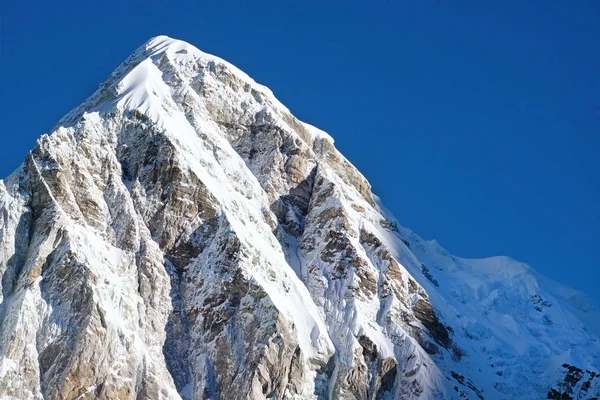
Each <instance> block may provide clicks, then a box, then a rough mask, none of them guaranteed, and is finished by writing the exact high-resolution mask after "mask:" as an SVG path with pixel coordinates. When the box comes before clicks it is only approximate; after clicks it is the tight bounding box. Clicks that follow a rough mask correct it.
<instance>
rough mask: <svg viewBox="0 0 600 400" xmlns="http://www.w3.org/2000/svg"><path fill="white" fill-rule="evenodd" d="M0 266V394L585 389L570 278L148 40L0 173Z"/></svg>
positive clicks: (584, 332) (219, 395) (492, 393)
mask: <svg viewBox="0 0 600 400" xmlns="http://www.w3.org/2000/svg"><path fill="white" fill-rule="evenodd" d="M407 195H409V194H407ZM0 276H1V282H2V287H1V289H2V290H1V293H0V296H1V297H0V397H1V398H6V399H42V398H47V399H74V398H78V399H84V398H86V399H92V398H93V399H131V398H136V399H178V398H182V399H228V400H229V399H267V398H268V399H313V398H317V399H337V398H343V399H409V398H411V399H412V398H423V399H429V398H440V399H442V398H447V399H450V398H461V397H462V398H464V397H468V398H491V399H494V398H539V396H546V395H547V396H549V397H550V396H556V395H563V393H568V395H569V396H573V398H581V397H582V396H584V397H585V396H588V397H593V396H597V395H598V393H597V392H598V387H597V385H596V384H595V383H593V382H595V381H594V376H597V373H596V372H593V373H592V372H589V371H595V370H597V368H593V366H594V364H595V365H596V366H597V365H598V361H599V360H600V344H599V340H598V331H596V329H597V327H596V326H595V325H594V324H593V323H592V322H593V321H594V318H596V317H597V316H598V313H597V311H595V310H594V309H593V306H592V305H591V303H590V302H589V301H587V300H586V299H585V298H583V297H582V295H581V294H579V293H577V292H575V291H573V290H571V289H567V288H564V287H562V286H560V285H558V284H555V283H553V282H550V281H548V280H547V279H545V278H543V277H541V276H539V275H537V274H535V273H534V272H533V271H531V269H530V268H529V267H527V266H525V265H523V264H521V263H518V262H516V261H513V260H510V259H507V258H501V257H500V258H492V259H487V260H466V259H460V258H457V257H454V256H451V255H450V254H449V253H448V252H446V251H445V250H444V249H442V248H441V247H439V245H437V243H436V242H434V241H433V242H426V241H423V240H422V239H420V238H419V237H418V236H416V235H414V234H413V233H412V232H410V231H409V230H407V229H405V228H402V227H401V226H399V225H398V223H397V222H396V221H395V220H394V219H393V217H391V215H390V214H389V213H388V212H387V211H385V209H383V207H382V206H381V205H380V204H379V202H378V200H377V198H376V197H375V196H374V195H373V194H372V193H371V187H370V185H369V183H368V182H367V180H366V179H365V178H364V177H363V176H362V175H361V174H360V172H359V171H358V170H357V169H356V168H355V167H354V166H352V164H350V163H349V162H348V161H347V160H346V159H345V158H344V157H343V156H342V155H341V154H340V153H339V152H338V151H337V150H336V149H335V146H334V144H333V139H332V138H331V137H329V136H328V135H327V134H326V133H324V132H322V131H320V130H318V129H317V128H314V127H312V126H310V125H308V124H305V123H303V122H301V121H299V120H297V119H296V118H295V117H294V116H293V115H292V114H291V113H290V111H289V110H288V109H287V108H285V107H284V106H283V105H282V104H281V103H279V102H278V101H277V100H276V99H275V97H274V96H273V94H272V93H271V92H270V90H268V89H267V88H265V87H263V86H261V85H259V84H257V83H255V82H254V81H253V80H252V79H251V78H249V77H248V76H247V75H245V74H244V73H243V72H241V71H239V70H238V69H237V68H235V67H233V66H232V65H230V64H228V63H226V62H225V61H223V60H221V59H219V58H216V57H214V56H210V55H208V54H205V53H202V52H201V51H199V50H198V49H196V48H194V47H193V46H191V45H189V44H187V43H185V42H182V41H178V40H174V39H170V38H167V37H164V36H161V37H157V38H154V39H152V40H150V41H149V42H148V43H146V44H145V45H143V46H142V47H141V48H139V49H138V50H136V51H135V52H134V53H133V54H132V56H131V57H130V58H129V59H128V60H126V61H125V62H124V63H123V64H122V65H121V66H120V67H119V68H117V70H115V72H114V73H113V74H112V75H111V76H110V78H109V79H108V81H107V82H105V83H104V84H103V85H102V86H101V87H100V89H99V90H98V91H97V92H96V93H95V94H94V95H92V96H91V97H90V98H89V99H88V100H86V101H85V102H84V103H83V104H82V105H81V106H80V107H78V108H77V109H75V110H73V111H72V112H70V113H69V114H68V115H67V116H65V117H64V118H63V120H61V121H60V122H59V124H58V125H57V126H56V127H55V128H54V129H53V130H52V132H50V133H49V134H48V135H44V136H42V137H41V138H40V139H39V140H38V142H37V144H36V147H35V148H34V149H33V150H32V151H31V152H30V153H29V155H28V156H27V157H26V159H25V162H24V164H23V165H22V167H21V168H20V169H19V170H18V171H16V172H15V173H14V174H13V175H11V176H10V177H9V178H7V179H6V180H4V181H0ZM590 321H591V322H590ZM549 360H550V361H549ZM561 365H562V367H561ZM565 365H567V367H565ZM565 368H566V370H567V373H566V376H565V372H564V371H565ZM584 371H588V372H585V373H584ZM585 374H587V375H585ZM592 374H596V375H592ZM584 375H585V376H584ZM588 375H589V376H588ZM575 380H577V382H575V383H573V382H574V381H575ZM577 396H579V397H577ZM551 398H555V397H551ZM556 398H558V397H556Z"/></svg>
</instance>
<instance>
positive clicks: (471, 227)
mask: <svg viewBox="0 0 600 400" xmlns="http://www.w3.org/2000/svg"><path fill="white" fill-rule="evenodd" d="M172 3H174V2H167V1H152V0H147V1H123V2H121V1H110V0H103V1H41V0H36V1H27V2H25V1H21V2H19V1H3V2H2V4H1V6H0V7H1V10H0V12H1V15H0V19H1V28H0V29H1V38H0V40H1V48H0V64H1V87H0V91H1V92H0V110H1V111H0V113H1V114H0V117H1V122H2V125H1V144H0V176H6V175H8V174H9V173H10V172H11V171H12V170H13V169H15V168H16V167H17V166H18V165H19V164H20V162H21V161H22V160H23V159H24V157H25V155H26V153H27V151H28V150H29V149H30V148H32V147H33V145H34V142H35V139H36V138H37V137H38V136H39V135H40V134H42V133H45V132H47V131H48V130H49V129H51V128H52V126H53V125H54V124H55V123H56V122H57V121H58V120H59V118H60V117H61V116H62V115H63V114H65V113H66V112H67V111H69V110H70V109H71V108H73V107H75V106H77V105H78V104H79V103H80V102H81V101H82V100H84V99H85V98H86V97H87V96H88V95H90V94H91V93H92V92H93V91H94V90H95V89H96V88H97V87H98V84H99V83H100V82H102V81H104V80H105V79H106V78H107V77H108V75H109V73H110V72H111V71H112V70H113V69H114V68H115V67H116V66H117V65H118V64H120V63H121V61H123V60H124V59H125V58H126V57H127V56H128V55H129V54H130V53H131V52H132V51H133V50H134V49H135V48H136V47H138V46H139V45H141V44H142V43H143V42H144V41H146V40H147V39H148V38H150V37H151V36H156V35H158V34H166V35H169V36H172V37H175V38H179V39H183V40H186V41H188V42H191V43H192V44H194V45H196V46H197V47H199V48H200V49H202V50H204V51H207V52H210V53H213V54H216V55H218V56H220V57H223V58H225V59H227V60H228V61H230V62H232V63H233V64H235V65H237V66H238V67H240V68H241V69H243V70H244V71H246V72H247V73H248V74H250V75H251V76H253V77H254V78H255V79H256V80H258V81H259V82H261V83H263V84H265V85H267V86H269V87H270V88H271V89H272V90H273V91H274V93H275V94H276V96H278V97H279V98H280V99H281V100H282V102H283V103H284V104H286V105H288V106H289V108H290V109H291V110H292V112H293V113H294V114H295V115H296V116H298V117H299V118H301V119H303V120H305V121H307V122H310V123H312V124H314V125H316V126H318V127H320V128H322V129H324V130H326V131H328V132H329V133H331V134H332V136H333V137H334V138H335V139H336V143H337V146H338V148H339V149H340V150H341V151H342V152H343V153H344V154H345V155H346V156H347V157H348V158H349V159H350V160H351V161H352V162H353V163H354V164H355V165H356V166H357V167H358V168H359V169H360V170H361V171H362V172H363V173H364V174H365V175H366V176H367V178H368V179H369V180H370V181H371V183H372V185H373V188H374V191H375V193H377V194H378V195H380V196H381V197H382V199H383V201H384V204H386V206H387V207H388V208H390V209H391V210H392V211H393V212H394V214H395V215H396V217H397V218H398V219H399V221H400V222H401V223H402V224H403V225H405V226H407V227H409V228H411V229H413V230H414V231H415V232H417V233H418V234H420V235H421V236H423V237H424V238H426V239H431V238H436V239H438V241H439V242H440V243H441V244H442V245H443V246H445V247H446V248H447V249H448V250H449V251H450V252H452V253H454V254H457V255H460V256H465V257H484V256H492V255H509V256H512V257H513V258H516V259H519V260H522V261H525V262H528V263H529V264H531V265H532V266H533V267H534V268H535V269H537V270H538V271H540V272H542V273H544V274H545V275H547V276H549V277H551V278H553V279H555V280H558V281H561V282H563V283H565V284H567V285H569V286H573V287H576V288H578V289H581V290H583V291H585V292H586V293H588V294H589V295H590V296H592V298H594V300H595V301H596V304H599V303H600V293H599V292H600V273H599V269H600V251H599V248H600V243H599V242H600V210H599V206H600V179H599V178H600V176H599V175H600V174H599V172H600V78H599V75H600V55H599V53H600V2H597V1H595V0H591V1H585V0H581V1H575V2H573V1H559V0H557V1H545V0H534V1H526V2H523V1H514V2H511V1H502V2H482V1H467V2H441V1H440V2H438V1H436V2H434V1H430V0H420V1H407V2H391V1H390V2H356V3H353V2H335V1H328V2H326V3H327V4H326V5H324V4H319V3H320V2H316V1H308V2H300V1H266V0H265V1H253V2H250V1H233V2H229V1H212V2H200V1H179V2H177V3H178V4H177V6H175V5H172ZM450 3H454V4H453V5H451V4H450ZM456 3H460V5H457V4H456Z"/></svg>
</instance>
